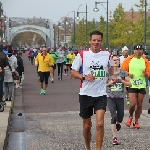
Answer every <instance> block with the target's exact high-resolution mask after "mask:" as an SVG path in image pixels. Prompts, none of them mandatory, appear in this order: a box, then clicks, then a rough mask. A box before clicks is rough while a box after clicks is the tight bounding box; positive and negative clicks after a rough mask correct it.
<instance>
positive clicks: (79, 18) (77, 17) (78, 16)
mask: <svg viewBox="0 0 150 150" xmlns="http://www.w3.org/2000/svg"><path fill="white" fill-rule="evenodd" d="M76 19H77V20H78V21H79V19H80V17H79V12H77V18H76Z"/></svg>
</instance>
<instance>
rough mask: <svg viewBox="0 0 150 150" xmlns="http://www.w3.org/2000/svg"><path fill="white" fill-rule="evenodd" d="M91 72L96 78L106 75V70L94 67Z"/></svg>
mask: <svg viewBox="0 0 150 150" xmlns="http://www.w3.org/2000/svg"><path fill="white" fill-rule="evenodd" d="M91 74H93V76H94V77H95V80H100V79H103V78H105V77H106V71H105V70H99V69H93V70H91Z"/></svg>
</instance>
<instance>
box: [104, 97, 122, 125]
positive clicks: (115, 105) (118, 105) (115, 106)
mask: <svg viewBox="0 0 150 150" xmlns="http://www.w3.org/2000/svg"><path fill="white" fill-rule="evenodd" d="M107 103H108V108H109V111H110V113H111V124H116V122H117V121H118V122H119V123H121V122H122V121H123V117H124V98H108V102H107Z"/></svg>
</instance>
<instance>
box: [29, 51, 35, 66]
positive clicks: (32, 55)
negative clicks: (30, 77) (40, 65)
mask: <svg viewBox="0 0 150 150" xmlns="http://www.w3.org/2000/svg"><path fill="white" fill-rule="evenodd" d="M34 55H35V53H34V51H33V49H30V60H31V64H32V65H33V60H34Z"/></svg>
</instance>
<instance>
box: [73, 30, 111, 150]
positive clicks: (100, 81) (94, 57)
mask: <svg viewBox="0 0 150 150" xmlns="http://www.w3.org/2000/svg"><path fill="white" fill-rule="evenodd" d="M102 39H103V33H101V32H100V31H93V32H92V33H90V41H89V44H90V49H87V50H85V51H81V52H80V53H79V54H78V55H77V56H76V58H75V60H74V61H73V64H72V71H71V75H72V77H74V78H76V79H80V80H81V84H80V93H79V103H80V116H81V117H82V120H83V136H84V140H85V146H86V150H91V147H90V142H91V127H92V122H91V116H92V115H93V112H94V113H96V150H101V148H102V143H103V137H104V114H105V111H106V106H107V93H106V73H107V70H110V68H109V69H108V66H111V61H110V53H109V52H108V51H102V50H101V46H102ZM110 71H111V70H110ZM111 78H112V77H111Z"/></svg>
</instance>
